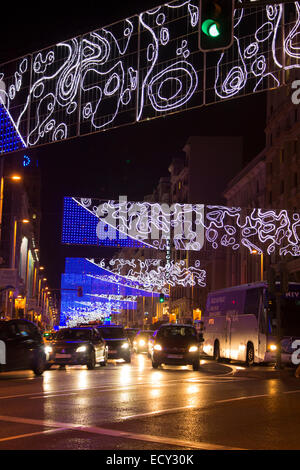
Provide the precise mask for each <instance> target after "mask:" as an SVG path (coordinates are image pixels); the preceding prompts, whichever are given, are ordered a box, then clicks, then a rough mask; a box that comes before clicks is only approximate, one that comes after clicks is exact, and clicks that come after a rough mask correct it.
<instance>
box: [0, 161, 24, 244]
mask: <svg viewBox="0 0 300 470" xmlns="http://www.w3.org/2000/svg"><path fill="white" fill-rule="evenodd" d="M0 174H1V180H0V241H1V239H2V219H3V200H4V179H9V180H11V181H14V182H19V181H21V180H22V177H21V176H20V175H12V176H4V175H3V157H2V158H1V160H0Z"/></svg>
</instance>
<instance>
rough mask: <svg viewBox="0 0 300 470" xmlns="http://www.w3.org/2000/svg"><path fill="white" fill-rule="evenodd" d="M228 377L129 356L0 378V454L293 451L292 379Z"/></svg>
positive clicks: (216, 368) (295, 393)
mask: <svg viewBox="0 0 300 470" xmlns="http://www.w3.org/2000/svg"><path fill="white" fill-rule="evenodd" d="M235 372H236V368H235V367H234V366H233V367H231V366H228V365H222V364H216V363H214V362H212V361H202V364H201V368H200V370H199V371H193V370H192V368H191V367H189V366H182V367H163V368H162V369H158V370H154V369H152V367H151V362H150V360H149V359H148V358H147V357H146V356H145V355H142V354H139V355H134V356H133V360H132V363H131V364H125V363H121V362H119V363H118V362H109V363H108V365H107V366H106V367H105V368H100V367H99V368H96V369H95V370H93V371H89V370H87V369H86V368H85V367H70V368H66V369H65V370H59V369H55V368H53V369H51V370H49V371H46V372H45V373H44V375H43V376H42V377H39V378H35V377H34V376H33V375H32V373H31V372H27V371H25V372H15V373H13V372H10V373H6V374H1V375H0V449H43V448H47V449H48V448H53V449H71V448H73V446H74V445H75V444H74V443H75V442H76V447H75V448H82V449H86V448H91V449H99V448H100V449H115V448H120V449H121V448H125V449H126V448H127V449H153V450H154V449H166V450H167V449H177V448H180V449H192V448H201V449H202V448H204V449H205V448H206V449H210V448H225V449H227V448H229V449H231V448H243V449H272V448H291V449H293V448H294V449H295V448H298V447H300V444H299V442H300V435H299V434H300V432H299V430H298V423H299V419H300V406H299V405H298V403H299V397H300V394H299V393H300V384H299V381H297V379H294V378H293V377H290V378H287V379H286V380H279V379H271V380H265V379H255V378H251V377H247V375H246V374H245V376H241V377H240V376H236V375H235ZM282 427H284V429H285V432H284V433H283V432H282ZM287 429H288V431H289V432H286V431H287ZM78 446H79V447H78ZM149 446H150V447H149ZM276 446H279V447H276Z"/></svg>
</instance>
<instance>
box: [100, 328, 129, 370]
mask: <svg viewBox="0 0 300 470" xmlns="http://www.w3.org/2000/svg"><path fill="white" fill-rule="evenodd" d="M97 329H98V330H99V331H100V333H101V335H102V337H103V338H104V340H105V342H106V344H107V346H108V359H124V361H125V362H128V363H130V362H131V345H130V342H129V340H128V338H127V336H126V333H125V331H124V328H123V327H122V326H118V325H115V326H112V325H110V326H105V325H101V326H98V327H97Z"/></svg>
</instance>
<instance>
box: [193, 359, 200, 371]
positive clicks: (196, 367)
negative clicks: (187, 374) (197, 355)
mask: <svg viewBox="0 0 300 470" xmlns="http://www.w3.org/2000/svg"><path fill="white" fill-rule="evenodd" d="M199 369H200V364H199V359H198V360H197V361H195V362H193V370H199Z"/></svg>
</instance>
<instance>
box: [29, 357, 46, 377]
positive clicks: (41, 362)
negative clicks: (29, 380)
mask: <svg viewBox="0 0 300 470" xmlns="http://www.w3.org/2000/svg"><path fill="white" fill-rule="evenodd" d="M45 369H46V358H45V356H44V355H43V354H41V353H38V354H37V356H36V358H35V361H34V366H33V368H32V370H33V373H34V375H36V376H40V375H42V374H43V372H44V370H45Z"/></svg>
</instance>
